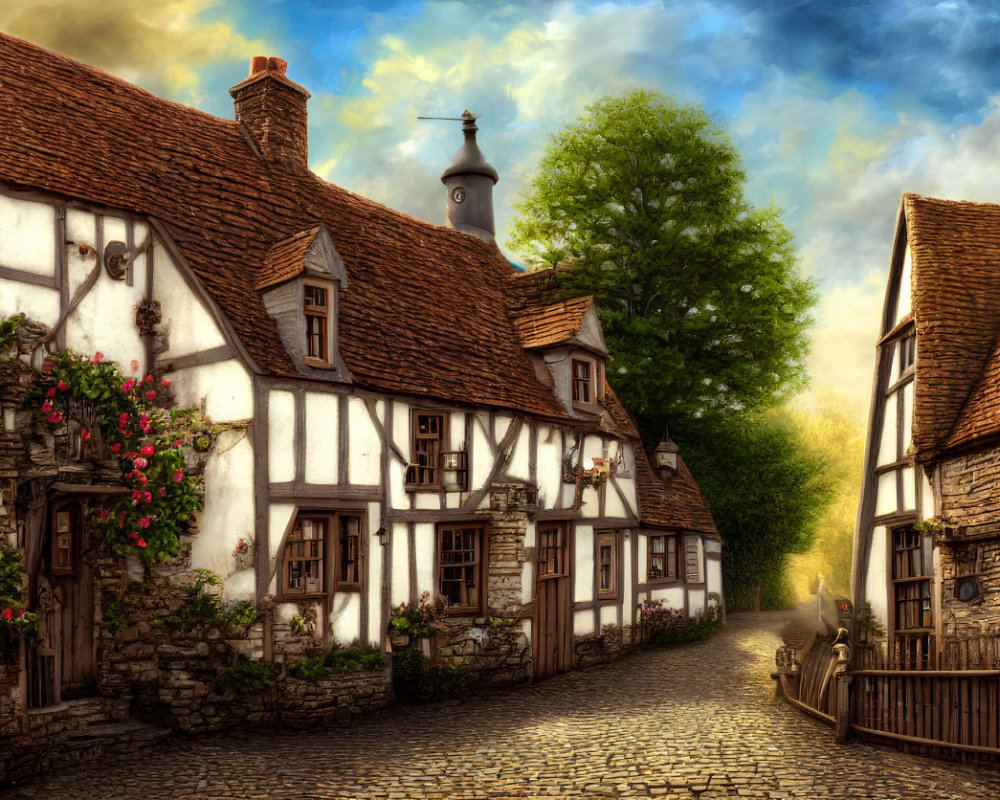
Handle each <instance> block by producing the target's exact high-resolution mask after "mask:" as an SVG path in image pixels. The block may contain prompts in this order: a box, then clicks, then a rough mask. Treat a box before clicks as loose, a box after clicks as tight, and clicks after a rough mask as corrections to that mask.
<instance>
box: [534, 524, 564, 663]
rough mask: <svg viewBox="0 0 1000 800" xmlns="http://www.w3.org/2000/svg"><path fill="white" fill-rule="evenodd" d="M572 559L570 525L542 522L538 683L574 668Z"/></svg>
mask: <svg viewBox="0 0 1000 800" xmlns="http://www.w3.org/2000/svg"><path fill="white" fill-rule="evenodd" d="M571 558H572V549H571V547H570V537H569V524H568V523H566V522H540V523H539V524H538V564H537V570H536V576H537V577H536V579H535V616H534V624H533V630H532V655H533V659H534V665H533V670H532V675H533V677H534V679H535V680H541V679H542V678H548V677H550V676H552V675H555V674H557V673H559V672H566V671H568V670H570V669H572V668H573V596H572V590H571V584H570V580H571V574H572V570H571V564H572V561H571Z"/></svg>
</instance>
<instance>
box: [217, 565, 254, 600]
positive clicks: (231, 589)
mask: <svg viewBox="0 0 1000 800" xmlns="http://www.w3.org/2000/svg"><path fill="white" fill-rule="evenodd" d="M222 591H223V595H222V596H223V598H224V599H225V601H226V602H232V603H238V602H239V601H240V600H249V601H250V602H256V600H257V574H256V573H255V572H254V570H253V568H252V567H247V568H246V569H241V570H240V571H239V572H234V573H233V574H232V575H230V576H229V577H228V578H226V579H225V581H224V582H223V586H222Z"/></svg>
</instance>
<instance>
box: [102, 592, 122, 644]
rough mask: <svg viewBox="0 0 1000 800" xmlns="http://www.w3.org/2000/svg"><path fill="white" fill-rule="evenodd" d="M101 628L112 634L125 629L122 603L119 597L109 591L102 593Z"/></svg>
mask: <svg viewBox="0 0 1000 800" xmlns="http://www.w3.org/2000/svg"><path fill="white" fill-rule="evenodd" d="M101 627H102V628H104V630H106V631H108V632H109V633H111V634H115V633H118V631H120V630H121V629H122V628H123V627H125V617H124V615H123V613H122V605H121V601H120V600H119V598H118V595H116V594H115V593H114V592H112V591H109V590H107V589H105V590H104V591H102V592H101Z"/></svg>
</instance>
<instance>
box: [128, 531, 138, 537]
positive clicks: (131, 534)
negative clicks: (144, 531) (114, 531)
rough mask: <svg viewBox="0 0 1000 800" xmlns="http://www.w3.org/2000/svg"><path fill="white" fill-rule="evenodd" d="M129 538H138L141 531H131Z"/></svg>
mask: <svg viewBox="0 0 1000 800" xmlns="http://www.w3.org/2000/svg"><path fill="white" fill-rule="evenodd" d="M128 538H129V539H138V538H139V531H132V533H130V534H129V535H128Z"/></svg>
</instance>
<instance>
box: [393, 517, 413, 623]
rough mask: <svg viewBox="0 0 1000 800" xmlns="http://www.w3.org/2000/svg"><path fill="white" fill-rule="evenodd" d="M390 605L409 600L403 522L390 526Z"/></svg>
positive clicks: (407, 556)
mask: <svg viewBox="0 0 1000 800" xmlns="http://www.w3.org/2000/svg"><path fill="white" fill-rule="evenodd" d="M391 535H392V571H391V573H390V575H391V580H392V595H391V597H392V600H391V603H392V606H393V607H394V608H395V607H396V606H398V605H399V604H400V603H408V602H409V601H410V548H409V542H408V540H407V530H406V525H405V523H401V522H397V523H395V524H394V525H393V526H392V534H391Z"/></svg>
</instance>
